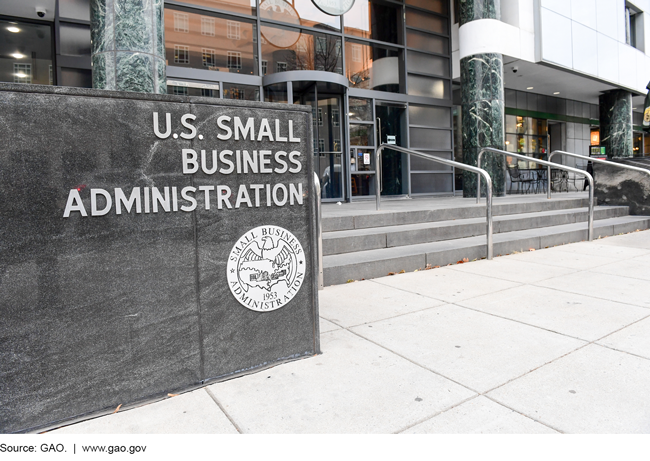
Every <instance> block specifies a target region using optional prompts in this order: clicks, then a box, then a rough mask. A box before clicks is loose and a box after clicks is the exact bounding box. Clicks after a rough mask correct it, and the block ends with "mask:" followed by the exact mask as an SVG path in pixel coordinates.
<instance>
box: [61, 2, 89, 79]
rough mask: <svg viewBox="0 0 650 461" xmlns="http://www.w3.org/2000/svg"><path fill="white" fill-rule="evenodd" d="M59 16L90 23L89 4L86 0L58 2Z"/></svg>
mask: <svg viewBox="0 0 650 461" xmlns="http://www.w3.org/2000/svg"><path fill="white" fill-rule="evenodd" d="M59 16H60V17H61V18H70V19H80V20H82V21H90V2H89V1H88V0H59ZM70 86H75V85H70Z"/></svg>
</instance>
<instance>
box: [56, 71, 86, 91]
mask: <svg viewBox="0 0 650 461" xmlns="http://www.w3.org/2000/svg"><path fill="white" fill-rule="evenodd" d="M61 86H76V87H77V88H92V87H93V74H92V71H91V70H88V69H68V68H66V67H62V68H61Z"/></svg>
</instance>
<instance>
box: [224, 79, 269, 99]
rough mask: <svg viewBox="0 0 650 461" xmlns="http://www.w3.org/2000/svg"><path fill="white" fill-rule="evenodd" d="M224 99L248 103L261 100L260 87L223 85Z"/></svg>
mask: <svg viewBox="0 0 650 461" xmlns="http://www.w3.org/2000/svg"><path fill="white" fill-rule="evenodd" d="M223 97H224V99H244V100H247V101H259V100H260V87H259V86H253V85H239V84H236V83H224V84H223Z"/></svg>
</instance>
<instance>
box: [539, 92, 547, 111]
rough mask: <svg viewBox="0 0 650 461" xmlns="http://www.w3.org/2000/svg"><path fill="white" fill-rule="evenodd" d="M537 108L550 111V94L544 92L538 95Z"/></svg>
mask: <svg viewBox="0 0 650 461" xmlns="http://www.w3.org/2000/svg"><path fill="white" fill-rule="evenodd" d="M537 110H538V111H539V112H549V110H548V96H545V95H543V94H538V95H537Z"/></svg>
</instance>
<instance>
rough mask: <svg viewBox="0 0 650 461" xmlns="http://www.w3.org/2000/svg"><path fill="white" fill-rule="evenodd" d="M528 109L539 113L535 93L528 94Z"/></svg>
mask: <svg viewBox="0 0 650 461" xmlns="http://www.w3.org/2000/svg"><path fill="white" fill-rule="evenodd" d="M526 109H527V110H532V111H537V95H536V94H535V93H527V95H526Z"/></svg>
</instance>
